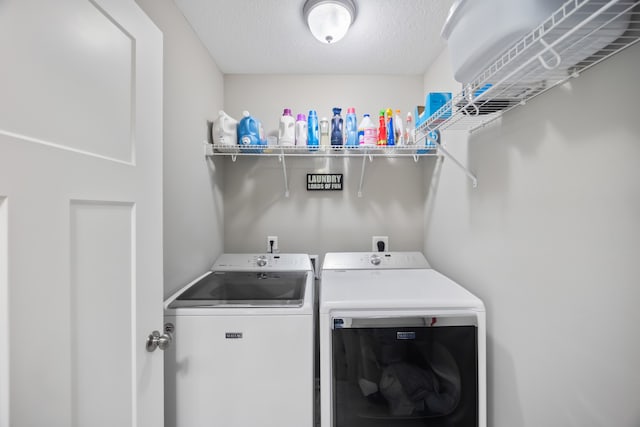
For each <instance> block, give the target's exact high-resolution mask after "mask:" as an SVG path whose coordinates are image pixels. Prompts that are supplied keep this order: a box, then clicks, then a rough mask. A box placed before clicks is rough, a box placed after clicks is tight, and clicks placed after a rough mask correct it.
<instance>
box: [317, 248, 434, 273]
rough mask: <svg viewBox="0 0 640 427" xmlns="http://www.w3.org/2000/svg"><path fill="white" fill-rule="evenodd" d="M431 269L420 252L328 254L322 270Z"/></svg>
mask: <svg viewBox="0 0 640 427" xmlns="http://www.w3.org/2000/svg"><path fill="white" fill-rule="evenodd" d="M414 268H431V267H430V266H429V263H428V262H427V259H426V258H425V257H424V255H422V253H421V252H330V253H328V254H326V255H325V257H324V262H323V264H322V269H323V270H367V269H383V270H386V269H414Z"/></svg>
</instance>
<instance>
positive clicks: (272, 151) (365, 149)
mask: <svg viewBox="0 0 640 427" xmlns="http://www.w3.org/2000/svg"><path fill="white" fill-rule="evenodd" d="M209 145H210V146H211V148H213V152H212V154H213V155H215V156H231V157H236V156H260V157H269V156H271V157H282V156H284V157H307V158H314V157H390V158H391V157H414V158H419V157H433V156H438V148H437V145H435V144H432V145H430V146H426V147H425V146H424V144H423V145H421V146H419V145H396V146H357V147H346V146H318V147H315V148H310V147H300V146H298V147H296V146H281V145H265V146H242V145H221V144H215V145H211V144H209Z"/></svg>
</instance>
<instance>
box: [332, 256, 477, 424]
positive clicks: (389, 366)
mask: <svg viewBox="0 0 640 427" xmlns="http://www.w3.org/2000/svg"><path fill="white" fill-rule="evenodd" d="M320 280H321V282H320V301H319V310H320V314H319V332H320V393H321V399H320V401H321V402H320V405H321V413H320V419H321V424H322V427H373V426H385V427H414V426H416V427H417V426H420V427H425V426H429V427H439V426H447V427H486V350H485V347H486V332H485V309H484V305H483V303H482V301H481V300H480V299H478V298H477V297H475V296H474V295H472V294H471V293H470V292H469V291H467V290H466V289H464V288H463V287H461V286H460V285H458V284H457V283H455V282H453V281H452V280H450V279H449V278H447V277H445V276H444V275H442V274H440V273H438V272H437V271H435V270H433V269H431V268H430V266H429V264H428V262H427V260H426V259H425V257H424V256H423V255H422V254H421V253H419V252H386V253H328V254H326V256H325V258H324V262H323V266H322V274H321V278H320Z"/></svg>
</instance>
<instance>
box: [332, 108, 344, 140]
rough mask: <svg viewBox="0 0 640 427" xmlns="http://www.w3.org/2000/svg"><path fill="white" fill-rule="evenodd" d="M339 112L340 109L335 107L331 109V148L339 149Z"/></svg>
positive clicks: (340, 123)
mask: <svg viewBox="0 0 640 427" xmlns="http://www.w3.org/2000/svg"><path fill="white" fill-rule="evenodd" d="M341 112H342V108H338V107H335V108H334V109H333V118H332V119H331V146H333V147H339V146H342V144H343V136H342V117H341V116H340V113H341Z"/></svg>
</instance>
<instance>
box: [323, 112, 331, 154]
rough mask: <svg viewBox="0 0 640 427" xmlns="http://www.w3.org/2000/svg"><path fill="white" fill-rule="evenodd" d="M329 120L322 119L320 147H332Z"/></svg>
mask: <svg viewBox="0 0 640 427" xmlns="http://www.w3.org/2000/svg"><path fill="white" fill-rule="evenodd" d="M329 132H330V126H329V119H327V118H326V117H323V118H321V119H320V145H321V146H323V147H328V146H330V145H331V135H330V134H329Z"/></svg>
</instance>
